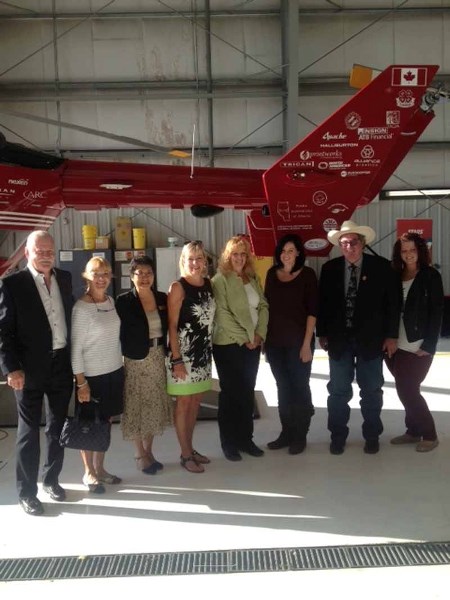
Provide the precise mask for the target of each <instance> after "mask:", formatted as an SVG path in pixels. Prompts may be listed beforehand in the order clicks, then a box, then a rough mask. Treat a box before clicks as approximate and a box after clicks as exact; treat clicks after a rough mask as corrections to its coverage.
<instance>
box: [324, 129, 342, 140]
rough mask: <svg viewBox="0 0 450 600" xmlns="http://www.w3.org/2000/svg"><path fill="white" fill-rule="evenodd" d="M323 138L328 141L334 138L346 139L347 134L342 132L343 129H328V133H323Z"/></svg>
mask: <svg viewBox="0 0 450 600" xmlns="http://www.w3.org/2000/svg"><path fill="white" fill-rule="evenodd" d="M322 139H323V140H325V141H327V142H330V141H333V140H346V139H347V134H346V133H342V131H340V132H339V133H330V132H329V131H327V132H326V133H324V134H323V136H322Z"/></svg>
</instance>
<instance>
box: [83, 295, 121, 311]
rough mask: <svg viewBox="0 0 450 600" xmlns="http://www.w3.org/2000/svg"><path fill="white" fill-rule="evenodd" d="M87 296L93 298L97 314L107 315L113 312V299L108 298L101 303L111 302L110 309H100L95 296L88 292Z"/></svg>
mask: <svg viewBox="0 0 450 600" xmlns="http://www.w3.org/2000/svg"><path fill="white" fill-rule="evenodd" d="M86 295H87V296H89V298H91V300H92V302H93V303H94V304H95V308H96V309H97V312H101V313H105V312H111V311H112V310H114V306H113V305H112V302H111V298H110V297H109V296H106V299H105V300H101V301H100V303H104V302H109V308H99V307H98V303H97V302H96V301H95V298H94V296H93V295H92V294H90V293H89V292H87V294H86Z"/></svg>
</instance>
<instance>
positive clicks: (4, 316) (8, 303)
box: [0, 268, 73, 388]
mask: <svg viewBox="0 0 450 600" xmlns="http://www.w3.org/2000/svg"><path fill="white" fill-rule="evenodd" d="M53 272H54V274H55V277H56V281H57V283H58V287H59V291H60V294H61V299H62V302H63V306H64V314H65V319H66V325H67V351H68V352H67V355H68V356H69V350H70V326H71V317H72V306H73V296H72V276H71V274H70V273H69V272H68V271H61V270H60V269H54V270H53ZM52 349H53V336H52V330H51V327H50V323H49V321H48V317H47V313H46V312H45V308H44V305H43V303H42V300H41V297H40V295H39V291H38V289H37V287H36V283H35V281H34V279H33V275H32V274H31V272H30V271H29V269H28V268H25V269H23V270H22V271H19V272H17V273H13V274H12V275H9V276H8V277H5V278H4V279H2V280H0V366H1V369H2V372H3V374H4V375H7V374H8V373H11V372H12V371H18V370H20V369H22V370H23V371H24V372H25V379H26V385H27V387H28V388H32V387H35V388H40V387H42V385H43V384H44V382H45V381H47V379H48V377H49V376H50V373H51V371H50V369H51V352H52Z"/></svg>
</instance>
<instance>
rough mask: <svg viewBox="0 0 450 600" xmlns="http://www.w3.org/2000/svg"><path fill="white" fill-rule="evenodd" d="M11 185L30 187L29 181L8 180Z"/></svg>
mask: <svg viewBox="0 0 450 600" xmlns="http://www.w3.org/2000/svg"><path fill="white" fill-rule="evenodd" d="M8 183H9V184H10V185H28V179H8Z"/></svg>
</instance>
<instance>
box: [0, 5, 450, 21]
mask: <svg viewBox="0 0 450 600" xmlns="http://www.w3.org/2000/svg"><path fill="white" fill-rule="evenodd" d="M392 10H393V9H392V6H386V7H384V8H382V7H380V6H373V7H365V8H338V7H336V8H331V7H330V8H300V9H299V11H298V12H299V15H300V16H302V17H329V16H335V15H340V14H345V15H358V14H361V15H377V14H380V13H384V12H391V11H392ZM394 10H395V9H394ZM395 12H396V13H405V14H408V15H411V14H424V13H427V14H432V13H435V14H445V13H450V7H443V6H426V5H423V6H416V7H407V6H405V7H404V8H399V9H396V10H395ZM89 17H92V18H93V19H101V20H118V19H119V20H120V19H169V18H170V19H193V18H196V19H198V18H205V17H206V12H205V11H196V12H192V11H176V12H170V11H161V12H149V11H124V12H98V13H94V14H93V13H89V12H70V13H68V12H61V13H59V14H57V15H56V18H57V19H58V20H61V21H63V20H65V21H67V20H70V21H74V20H79V19H88V18H89ZM236 17H275V18H279V17H280V11H279V10H275V9H274V10H215V11H211V18H212V19H217V18H236ZM52 19H53V15H52V14H51V13H46V12H42V13H38V12H35V13H33V12H27V13H9V14H4V15H2V14H0V20H4V21H49V20H52Z"/></svg>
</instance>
